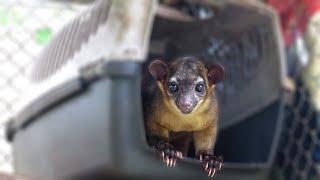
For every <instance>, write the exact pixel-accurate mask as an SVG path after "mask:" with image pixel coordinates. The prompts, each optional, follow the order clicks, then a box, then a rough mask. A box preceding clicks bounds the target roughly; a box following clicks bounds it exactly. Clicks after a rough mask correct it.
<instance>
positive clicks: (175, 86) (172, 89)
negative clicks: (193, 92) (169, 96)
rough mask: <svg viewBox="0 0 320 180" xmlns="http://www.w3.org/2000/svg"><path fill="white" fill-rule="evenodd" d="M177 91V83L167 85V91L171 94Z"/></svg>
mask: <svg viewBox="0 0 320 180" xmlns="http://www.w3.org/2000/svg"><path fill="white" fill-rule="evenodd" d="M178 90H179V87H178V84H177V83H170V85H169V91H170V92H171V93H175V92H177V91H178Z"/></svg>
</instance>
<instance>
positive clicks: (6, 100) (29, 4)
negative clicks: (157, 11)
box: [0, 0, 87, 172]
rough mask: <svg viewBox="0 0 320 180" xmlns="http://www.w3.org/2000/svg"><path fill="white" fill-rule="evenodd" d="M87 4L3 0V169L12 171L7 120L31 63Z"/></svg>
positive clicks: (0, 90) (0, 54) (0, 73)
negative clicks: (7, 139)
mask: <svg viewBox="0 0 320 180" xmlns="http://www.w3.org/2000/svg"><path fill="white" fill-rule="evenodd" d="M86 6H87V5H80V4H74V3H65V2H64V3H63V2H62V1H60V2H51V1H42V0H13V1H7V0H0V39H1V41H0V94H1V96H0V171H6V172H10V171H12V165H11V164H12V160H13V159H12V156H11V149H10V146H9V145H8V144H7V142H6V140H5V133H4V131H5V124H6V122H7V120H8V119H9V118H10V116H11V115H12V113H13V112H14V109H15V105H16V104H17V103H19V101H20V100H21V98H22V97H21V96H20V95H21V94H22V93H23V90H24V88H25V87H26V86H28V81H27V79H26V76H27V74H28V67H29V66H30V65H31V64H32V62H33V61H34V60H35V58H37V55H38V53H39V52H40V51H41V49H42V48H43V46H44V45H45V44H46V43H47V42H48V41H49V40H50V39H51V37H52V35H53V34H54V32H56V31H57V30H58V29H59V28H60V27H61V26H62V25H63V24H65V23H67V22H68V21H69V20H70V19H71V18H73V17H74V16H75V15H76V14H78V13H79V12H80V11H81V10H82V9H84V8H86Z"/></svg>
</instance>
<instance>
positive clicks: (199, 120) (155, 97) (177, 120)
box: [142, 61, 218, 156]
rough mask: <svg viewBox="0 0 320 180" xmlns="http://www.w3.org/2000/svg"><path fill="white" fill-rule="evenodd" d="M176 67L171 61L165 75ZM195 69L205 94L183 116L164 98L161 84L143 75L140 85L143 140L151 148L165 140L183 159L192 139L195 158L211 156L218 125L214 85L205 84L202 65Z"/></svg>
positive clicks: (206, 71)
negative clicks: (143, 126) (198, 73)
mask: <svg viewBox="0 0 320 180" xmlns="http://www.w3.org/2000/svg"><path fill="white" fill-rule="evenodd" d="M179 66H180V63H179V61H174V62H173V63H172V64H171V65H169V67H168V69H169V72H168V73H169V74H173V73H175V71H176V70H177V69H178V68H182V67H179ZM196 66H197V68H198V69H199V68H200V70H201V76H202V77H203V79H204V81H205V86H206V87H207V93H206V96H205V97H204V99H203V100H202V101H201V102H199V105H198V107H197V108H196V109H195V110H194V111H193V112H192V113H190V114H183V113H181V112H180V111H179V110H178V109H177V107H176V105H175V102H173V101H172V100H171V99H170V98H169V97H168V94H167V91H166V84H165V83H163V82H161V81H153V80H152V77H150V76H145V78H144V80H143V84H142V90H143V91H142V96H143V106H144V107H143V109H144V119H145V128H146V134H147V141H148V143H149V144H150V145H151V146H156V145H157V143H158V142H159V141H165V142H168V143H170V144H172V145H173V146H174V147H175V148H176V149H177V150H179V151H181V152H182V153H183V155H184V156H186V153H187V149H188V145H189V142H190V140H191V139H193V140H194V144H195V150H196V156H198V155H200V153H206V154H213V149H214V144H215V141H216V135H217V122H218V104H217V99H216V95H215V85H214V84H210V83H209V82H208V78H207V74H208V69H207V68H206V67H205V66H204V65H203V64H196ZM183 68H186V67H183ZM190 77H192V74H190ZM209 84H210V85H209Z"/></svg>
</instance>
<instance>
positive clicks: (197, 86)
mask: <svg viewBox="0 0 320 180" xmlns="http://www.w3.org/2000/svg"><path fill="white" fill-rule="evenodd" d="M204 88H205V87H204V84H203V83H198V84H197V85H196V91H197V92H198V93H202V92H204Z"/></svg>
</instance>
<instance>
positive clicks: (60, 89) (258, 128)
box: [7, 0, 285, 180]
mask: <svg viewBox="0 0 320 180" xmlns="http://www.w3.org/2000/svg"><path fill="white" fill-rule="evenodd" d="M161 2H166V1H161ZM188 2H192V3H191V4H190V3H189V4H188V3H186V4H182V5H180V6H171V5H163V4H159V3H158V2H157V1H154V0H152V1H150V0H126V1H118V0H114V1H111V0H109V1H106V0H100V1H96V2H95V3H94V4H93V5H92V6H91V7H90V8H88V10H87V11H85V12H83V13H82V14H80V15H79V16H78V17H76V18H75V19H74V20H73V21H72V22H70V23H69V24H67V25H65V27H64V28H62V29H61V30H60V32H58V33H57V34H56V35H55V36H54V38H53V39H52V40H51V42H50V43H49V44H48V45H47V46H46V48H45V49H44V50H43V52H42V53H41V54H40V56H39V58H38V59H37V60H36V61H35V64H34V66H33V69H32V71H31V74H30V78H29V79H30V82H31V88H30V89H29V90H26V91H27V96H26V97H27V98H26V99H25V101H24V104H23V105H22V106H21V109H20V111H18V112H17V113H16V116H15V117H14V118H13V120H12V121H11V122H10V124H9V126H8V129H7V130H8V131H7V133H8V138H9V140H11V142H12V145H13V152H14V167H15V170H16V172H17V173H18V174H25V175H30V176H31V177H44V178H45V179H55V180H56V179H93V178H97V179H103V178H106V177H117V178H137V179H139V178H169V179H182V178H184V179H197V178H206V177H207V174H206V173H205V171H204V170H203V169H202V167H201V164H200V161H199V160H196V159H194V158H183V159H181V160H179V161H178V162H177V166H176V167H174V168H168V167H166V166H165V165H164V164H163V162H162V161H161V160H160V158H159V154H158V152H157V151H156V150H154V149H152V148H151V147H149V146H148V145H147V143H146V138H145V132H144V124H143V118H142V117H143V116H142V106H141V97H140V88H141V87H140V85H141V70H142V69H143V67H144V65H145V64H146V63H147V62H148V61H149V60H151V59H152V58H155V57H158V58H163V59H165V60H167V61H169V60H171V59H172V58H173V57H175V56H179V55H190V54H192V55H196V56H200V57H201V58H202V59H203V60H205V61H206V62H208V63H216V62H218V63H220V64H222V65H223V66H224V67H225V71H226V78H225V81H224V82H223V83H221V84H219V85H218V87H217V91H218V96H219V100H220V109H221V118H220V120H219V124H220V131H219V135H218V142H217V145H216V148H215V154H218V155H221V156H223V158H224V166H223V169H222V170H220V171H218V172H217V173H216V175H215V179H246V180H248V179H268V174H269V172H270V169H271V165H272V163H273V160H274V156H275V150H276V148H277V145H278V140H279V134H280V131H281V127H282V126H281V120H282V111H283V102H284V98H283V97H284V92H283V89H282V81H283V79H284V74H285V72H284V71H285V67H284V59H283V49H282V44H281V41H280V37H279V34H280V33H279V28H278V22H277V18H276V16H275V13H274V12H273V11H272V10H271V9H269V8H268V7H266V6H265V5H263V4H261V3H258V2H255V1H254V2H253V1H232V0H229V1H215V0H212V1H211V0H205V1H188Z"/></svg>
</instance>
